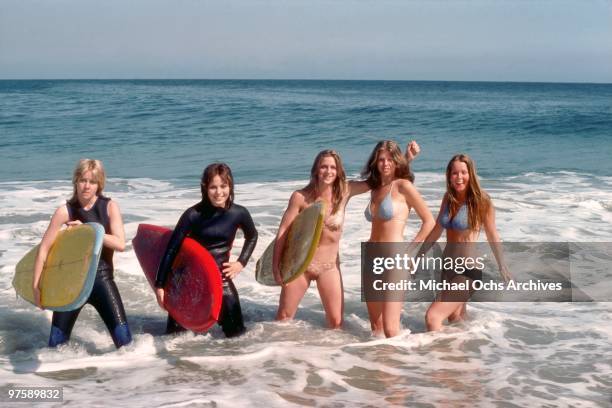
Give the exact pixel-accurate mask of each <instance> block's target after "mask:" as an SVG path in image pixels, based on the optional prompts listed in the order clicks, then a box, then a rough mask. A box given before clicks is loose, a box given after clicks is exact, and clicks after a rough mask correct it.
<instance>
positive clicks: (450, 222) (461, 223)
mask: <svg viewBox="0 0 612 408" xmlns="http://www.w3.org/2000/svg"><path fill="white" fill-rule="evenodd" d="M440 225H441V226H442V227H443V228H444V229H452V230H459V231H465V230H467V229H469V228H470V224H469V222H468V212H467V206H466V205H465V204H463V205H462V206H461V207H459V211H457V214H455V216H454V217H452V218H451V216H450V214H449V211H448V204H447V203H444V209H443V210H442V215H440Z"/></svg>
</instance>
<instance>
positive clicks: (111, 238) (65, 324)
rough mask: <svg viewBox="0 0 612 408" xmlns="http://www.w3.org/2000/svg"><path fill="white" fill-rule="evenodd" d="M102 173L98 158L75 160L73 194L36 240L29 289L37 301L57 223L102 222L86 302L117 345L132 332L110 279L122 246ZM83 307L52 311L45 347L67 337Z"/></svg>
mask: <svg viewBox="0 0 612 408" xmlns="http://www.w3.org/2000/svg"><path fill="white" fill-rule="evenodd" d="M105 181H106V176H105V174H104V167H103V166H102V162H100V161H99V160H90V159H82V160H80V161H79V162H78V164H77V166H76V169H75V170H74V175H73V177H72V184H73V194H72V198H71V199H70V200H68V202H67V203H66V205H62V206H61V207H59V208H58V209H57V210H56V211H55V213H54V214H53V217H52V218H51V222H49V226H48V227H47V231H46V232H45V235H44V236H43V239H42V241H41V243H40V247H39V250H38V254H37V256H36V261H35V264H34V279H33V281H32V289H33V292H34V298H35V301H36V304H37V305H38V306H39V307H41V304H40V289H39V287H38V286H39V283H40V278H41V274H42V270H43V266H44V264H45V261H46V259H47V255H48V253H49V249H50V248H51V245H52V244H53V241H55V238H56V237H57V234H58V232H59V231H60V229H61V227H62V226H63V225H64V224H66V225H67V226H68V228H70V227H71V226H75V225H79V224H81V223H83V222H97V223H100V224H102V225H103V226H104V232H105V234H104V244H103V248H102V255H101V257H100V262H99V263H98V271H97V274H96V280H95V283H94V286H93V289H92V291H91V295H90V296H89V299H87V303H89V304H91V305H92V306H93V307H95V308H96V310H97V311H98V313H99V314H100V317H102V320H104V324H106V328H107V329H108V331H109V332H110V335H111V337H112V338H113V342H114V343H115V346H116V347H117V348H119V347H121V346H123V345H125V344H127V343H129V342H131V341H132V335H131V333H130V329H129V327H128V324H127V319H126V317H125V310H124V309H123V302H122V301H121V296H120V295H119V290H118V289H117V285H116V284H115V281H114V279H113V252H114V251H123V250H124V249H125V232H124V230H123V220H122V219H121V212H120V211H119V206H118V205H117V203H116V202H115V201H113V200H111V199H110V198H107V197H104V196H103V195H102V191H103V190H104V183H105ZM82 308H83V307H82V306H81V307H80V308H78V309H76V310H71V311H69V312H53V320H52V322H51V335H50V336H49V347H55V346H57V345H59V344H63V343H65V342H67V341H68V340H69V339H70V334H71V332H72V328H73V327H74V323H75V322H76V319H77V317H78V316H79V313H80V311H81V309H82Z"/></svg>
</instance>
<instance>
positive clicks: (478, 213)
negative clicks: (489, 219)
mask: <svg viewBox="0 0 612 408" xmlns="http://www.w3.org/2000/svg"><path fill="white" fill-rule="evenodd" d="M456 161H459V162H462V163H465V165H466V166H467V170H468V175H469V177H470V180H469V182H468V186H467V191H466V199H465V205H466V206H467V210H468V224H469V226H470V229H472V230H475V231H478V230H480V228H481V226H482V224H483V223H484V219H485V217H486V215H487V212H488V210H489V206H490V205H491V199H490V198H489V195H488V194H487V193H486V192H485V191H484V190H483V189H482V188H481V187H480V182H479V181H478V175H477V174H476V164H475V163H474V161H473V160H472V159H471V158H470V156H468V155H467V154H463V153H462V154H456V155H454V156H453V158H452V159H450V161H449V162H448V165H447V166H446V208H448V214H449V216H450V218H451V219H453V218H454V217H455V215H457V213H458V212H459V208H460V207H461V205H460V203H459V200H458V198H457V194H456V192H455V190H454V189H453V188H452V187H451V182H450V176H451V171H452V169H453V163H454V162H456Z"/></svg>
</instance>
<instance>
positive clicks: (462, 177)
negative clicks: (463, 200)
mask: <svg viewBox="0 0 612 408" xmlns="http://www.w3.org/2000/svg"><path fill="white" fill-rule="evenodd" d="M448 181H449V184H450V187H451V188H452V189H453V190H455V192H456V193H457V194H460V195H463V194H465V192H466V191H467V189H468V186H469V183H470V172H469V170H468V166H467V164H466V163H464V162H462V161H460V160H455V161H453V163H452V165H451V168H450V173H449V180H448Z"/></svg>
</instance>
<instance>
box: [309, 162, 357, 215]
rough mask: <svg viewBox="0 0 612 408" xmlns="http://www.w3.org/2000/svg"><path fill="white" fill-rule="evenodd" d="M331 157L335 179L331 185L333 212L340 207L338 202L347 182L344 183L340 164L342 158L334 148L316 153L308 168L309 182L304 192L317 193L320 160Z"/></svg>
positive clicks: (344, 174) (344, 178)
mask: <svg viewBox="0 0 612 408" xmlns="http://www.w3.org/2000/svg"><path fill="white" fill-rule="evenodd" d="M326 157H331V158H333V159H334V161H335V162H336V180H334V184H333V186H332V211H331V213H332V214H334V213H336V211H338V209H339V208H340V204H341V203H342V199H343V198H344V196H345V194H346V189H347V184H346V173H345V172H344V166H343V165H342V159H340V155H339V154H338V153H337V152H336V151H335V150H322V151H320V152H319V154H317V156H316V157H315V159H314V162H313V163H312V168H311V169H310V182H309V183H308V185H307V186H306V187H304V192H306V193H308V194H312V195H313V196H314V197H316V196H318V195H319V191H318V188H319V180H318V174H319V166H320V165H321V161H322V160H323V159H324V158H326Z"/></svg>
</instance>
